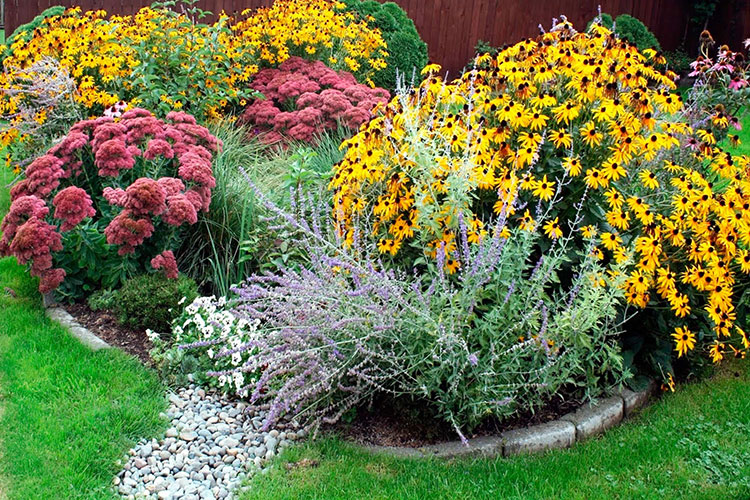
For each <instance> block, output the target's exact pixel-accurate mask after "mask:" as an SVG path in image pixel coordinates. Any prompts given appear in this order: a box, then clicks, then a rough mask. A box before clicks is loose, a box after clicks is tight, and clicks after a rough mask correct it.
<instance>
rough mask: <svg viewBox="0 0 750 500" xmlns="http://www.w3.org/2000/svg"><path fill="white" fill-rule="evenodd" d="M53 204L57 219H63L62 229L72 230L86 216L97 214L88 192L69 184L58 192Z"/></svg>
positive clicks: (63, 230)
mask: <svg viewBox="0 0 750 500" xmlns="http://www.w3.org/2000/svg"><path fill="white" fill-rule="evenodd" d="M52 204H53V205H54V207H55V215H54V217H55V219H60V220H62V225H61V226H60V231H62V232H65V231H70V230H71V229H73V228H74V227H76V226H77V225H78V224H79V223H80V222H81V221H82V220H83V219H85V218H86V217H93V216H95V215H96V210H94V204H93V203H92V202H91V197H90V196H89V195H88V193H87V192H86V191H85V190H83V189H81V188H79V187H76V186H69V187H66V188H65V189H63V190H62V191H60V192H59V193H57V195H55V198H54V200H52Z"/></svg>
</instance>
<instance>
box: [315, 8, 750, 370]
mask: <svg viewBox="0 0 750 500" xmlns="http://www.w3.org/2000/svg"><path fill="white" fill-rule="evenodd" d="M656 59H658V56H657V54H656V53H655V52H653V51H650V50H647V51H644V52H643V53H640V52H639V51H638V50H637V49H636V48H635V47H634V46H631V45H630V44H629V43H627V42H626V41H623V40H618V39H617V38H615V37H614V36H613V34H612V33H611V32H610V31H609V30H608V29H606V28H604V27H602V26H600V25H596V24H595V25H593V26H592V28H591V30H590V31H589V32H588V33H578V32H576V31H575V30H574V29H573V27H572V26H571V25H570V24H569V23H568V22H563V23H561V24H558V25H557V26H555V27H554V28H553V29H552V30H551V31H550V32H548V33H544V34H542V35H541V36H539V37H538V38H536V39H528V40H525V41H522V42H520V43H517V44H515V45H513V46H511V47H509V48H506V49H504V50H502V51H500V52H499V53H498V54H497V56H490V55H488V54H483V55H479V56H478V57H477V59H476V61H475V65H474V68H473V69H472V70H470V71H467V72H466V73H465V74H464V75H462V77H461V78H460V79H458V80H455V81H453V82H450V83H449V82H445V81H443V80H442V79H441V78H439V77H437V76H435V74H436V73H437V72H438V71H439V68H437V67H432V66H431V67H427V68H425V70H424V72H425V74H426V75H427V76H428V78H427V79H426V80H425V81H424V82H423V83H422V84H421V85H420V87H419V88H417V89H415V90H413V91H411V92H409V93H402V94H401V95H398V96H396V97H395V98H394V99H393V100H392V101H391V103H390V104H389V105H387V106H386V107H384V108H383V109H382V110H380V114H379V116H378V117H377V118H375V119H373V120H372V121H371V122H370V124H369V126H367V127H366V128H364V129H363V130H362V131H360V133H359V134H358V135H357V136H355V137H353V138H352V139H350V140H348V141H346V142H345V143H344V144H343V145H342V147H344V148H345V149H346V156H345V158H344V160H343V161H342V162H341V163H340V164H339V165H337V166H336V168H335V172H334V176H333V179H332V180H331V183H330V186H329V187H330V189H331V190H332V191H333V197H334V211H333V213H334V218H335V222H336V224H337V227H338V230H339V231H340V234H341V236H342V237H343V238H345V240H346V241H352V240H353V239H354V238H355V237H356V229H355V228H356V226H357V220H359V219H362V218H371V219H373V221H374V224H375V230H374V234H373V235H372V236H373V238H375V240H376V241H377V245H378V248H379V250H380V252H381V253H382V254H386V255H390V256H393V258H394V259H399V258H402V259H407V260H408V262H410V263H411V264H415V263H419V262H421V261H423V260H424V259H427V262H429V261H430V260H431V259H434V258H435V256H436V253H437V250H438V249H443V250H444V251H445V253H446V259H445V261H444V262H445V263H444V266H445V268H446V270H447V271H449V272H453V271H455V268H456V266H457V265H459V264H458V262H457V260H456V259H453V258H451V257H450V256H451V255H454V254H456V253H457V248H456V241H457V235H458V233H459V231H461V224H465V225H466V231H467V232H468V235H469V241H470V242H472V243H477V242H479V241H481V240H482V239H483V238H484V237H485V236H486V233H487V231H486V229H485V228H486V226H487V224H488V222H489V221H490V219H491V218H492V217H493V216H510V217H511V218H512V219H513V220H515V223H516V224H518V226H520V227H521V228H523V229H527V230H532V231H533V230H537V229H539V227H540V226H541V228H540V230H541V231H543V232H544V233H545V235H546V236H547V238H548V241H550V244H552V240H555V239H557V238H560V237H561V236H562V235H568V234H570V233H571V232H573V231H576V232H580V233H581V238H584V237H590V236H591V235H596V234H598V235H599V238H600V245H599V246H598V247H597V248H595V249H594V253H595V254H596V255H597V256H599V257H600V258H601V259H603V261H604V262H609V263H618V262H624V261H625V260H626V259H627V255H628V254H629V251H630V249H631V248H633V249H635V251H636V252H637V253H636V255H637V261H636V262H637V265H636V266H634V268H633V269H632V271H631V272H630V275H629V277H628V279H627V282H626V284H625V286H624V287H625V291H626V294H627V300H628V302H629V303H630V304H631V305H634V306H637V307H639V308H645V307H647V306H649V305H651V306H659V304H660V303H662V302H661V301H663V303H666V305H668V306H669V307H670V308H671V309H672V311H673V312H674V314H675V315H676V318H677V320H682V319H683V318H684V320H685V322H686V323H687V321H688V320H690V321H693V322H694V321H696V320H697V319H699V318H698V317H697V315H696V314H695V313H697V312H699V311H703V312H704V313H705V314H703V315H702V318H703V319H707V320H708V321H709V324H710V325H711V327H712V331H706V332H704V334H701V336H700V338H699V340H701V341H705V340H707V339H710V338H714V339H717V343H716V345H723V344H726V345H727V346H728V345H730V342H729V341H730V339H731V340H732V343H731V345H732V346H736V348H737V349H741V350H742V353H743V354H744V352H745V351H746V350H747V348H748V347H749V345H748V341H747V337H746V335H745V333H744V331H743V330H742V329H741V328H740V325H738V324H737V323H736V315H735V312H734V308H735V304H734V303H733V300H734V298H735V297H737V296H738V294H739V293H740V292H742V291H743V290H744V289H746V288H747V284H748V279H747V278H748V273H750V256H749V255H748V249H749V248H750V184H749V183H748V180H747V179H748V176H747V168H748V159H747V158H734V159H733V158H731V157H730V156H729V155H727V154H725V153H723V152H722V151H721V150H720V149H718V148H716V146H715V142H716V141H715V139H714V137H713V135H712V134H711V133H710V132H708V131H706V130H695V131H694V130H693V129H691V127H690V126H688V125H687V124H686V123H685V121H684V120H683V119H681V108H682V100H681V98H680V97H679V96H678V95H677V94H674V93H672V92H671V91H672V90H674V88H675V85H674V83H673V81H674V77H675V75H674V74H671V73H663V72H660V71H658V70H657V69H655V67H654V65H655V64H659V61H657V60H656ZM690 144H695V145H697V147H696V149H695V150H691V149H689V148H688V146H689V145H690ZM519 207H521V208H519ZM540 251H544V248H541V249H540ZM420 254H423V255H420ZM610 265H611V264H610ZM691 313H693V314H692V315H691ZM677 324H678V325H679V323H677ZM679 328H682V329H680V330H675V334H676V335H675V337H674V344H673V345H674V346H675V349H676V352H679V354H680V355H683V354H685V353H686V352H687V351H689V350H692V349H693V347H694V346H695V342H694V341H693V340H694V339H693V334H692V333H685V334H684V335H685V336H686V338H683V335H682V334H683V333H684V332H686V331H688V330H687V326H686V325H680V326H679ZM678 334H679V335H678ZM725 340H726V342H725ZM733 348H734V347H733ZM723 349H725V348H724V347H721V348H719V347H716V348H714V351H713V352H712V353H711V354H712V357H713V358H714V359H715V360H718V359H720V358H721V356H722V353H723V352H724V351H723ZM726 349H728V347H726Z"/></svg>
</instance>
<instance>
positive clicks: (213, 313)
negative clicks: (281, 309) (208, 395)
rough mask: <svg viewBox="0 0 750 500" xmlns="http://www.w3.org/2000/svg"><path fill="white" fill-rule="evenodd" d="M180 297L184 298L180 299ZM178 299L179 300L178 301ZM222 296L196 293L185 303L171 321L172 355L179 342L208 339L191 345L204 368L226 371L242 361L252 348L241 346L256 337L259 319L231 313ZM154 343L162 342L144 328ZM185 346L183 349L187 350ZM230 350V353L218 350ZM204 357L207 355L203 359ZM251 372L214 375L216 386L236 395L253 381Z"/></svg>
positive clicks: (247, 357)
mask: <svg viewBox="0 0 750 500" xmlns="http://www.w3.org/2000/svg"><path fill="white" fill-rule="evenodd" d="M183 301H184V299H183ZM180 303H182V301H181V302H180ZM228 306H229V304H228V301H227V299H226V298H225V297H220V298H216V297H214V296H210V297H198V298H197V299H195V300H194V301H193V302H192V303H190V304H189V305H188V306H186V307H185V309H184V311H183V313H182V315H181V316H180V317H179V318H177V319H175V320H174V322H173V323H172V337H171V341H170V344H171V346H172V347H171V348H170V349H169V351H171V352H173V353H175V357H174V359H180V358H181V356H182V354H179V353H180V352H181V350H180V349H179V346H184V345H192V344H197V343H200V342H211V344H210V345H208V346H207V347H198V348H194V349H192V353H193V355H195V356H198V357H201V356H205V358H203V362H201V366H202V367H203V368H204V369H205V370H206V371H226V370H230V369H232V368H236V367H240V366H242V365H244V364H245V363H246V362H247V361H248V359H249V357H250V356H252V355H253V354H254V353H255V349H241V348H242V347H243V346H246V345H247V344H248V343H250V342H252V341H253V340H254V339H256V338H258V335H259V332H258V326H259V325H260V320H257V319H254V320H250V321H248V320H246V319H244V318H239V317H237V316H235V315H234V314H233V313H232V312H231V310H230V307H228ZM147 334H148V335H149V338H150V339H151V340H152V342H154V345H155V346H158V345H162V342H161V340H160V337H159V334H158V333H154V332H151V331H150V330H147ZM190 351H191V349H187V350H186V352H190ZM227 352H232V354H231V355H228V356H223V355H220V354H223V353H227ZM206 358H207V359H206ZM254 380H255V379H254V377H253V376H252V374H247V373H244V372H240V371H237V372H235V373H233V374H232V375H230V376H221V377H219V378H218V383H219V386H221V387H225V388H226V389H227V390H230V391H232V392H235V393H237V394H239V395H240V396H243V395H246V394H242V393H243V392H246V391H244V390H243V388H244V387H245V386H246V385H247V384H250V383H253V382H254Z"/></svg>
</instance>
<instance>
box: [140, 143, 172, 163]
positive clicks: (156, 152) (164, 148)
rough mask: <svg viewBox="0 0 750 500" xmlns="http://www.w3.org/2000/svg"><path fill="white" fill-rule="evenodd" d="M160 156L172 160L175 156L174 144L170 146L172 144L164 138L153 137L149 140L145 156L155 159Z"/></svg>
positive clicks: (148, 158)
mask: <svg viewBox="0 0 750 500" xmlns="http://www.w3.org/2000/svg"><path fill="white" fill-rule="evenodd" d="M158 157H162V158H166V159H167V160H171V159H172V158H174V150H172V146H170V144H169V143H168V142H167V141H165V140H164V139H151V140H150V141H148V146H147V147H146V151H145V152H144V153H143V158H145V159H146V160H154V159H156V158H158Z"/></svg>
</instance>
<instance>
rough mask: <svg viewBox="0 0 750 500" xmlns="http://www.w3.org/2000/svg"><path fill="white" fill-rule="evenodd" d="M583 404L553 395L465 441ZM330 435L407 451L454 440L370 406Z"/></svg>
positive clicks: (446, 432)
mask: <svg viewBox="0 0 750 500" xmlns="http://www.w3.org/2000/svg"><path fill="white" fill-rule="evenodd" d="M583 404H584V402H583V401H582V400H580V399H577V398H568V397H566V396H565V395H563V394H556V395H555V396H553V397H552V399H550V400H549V401H548V402H547V403H546V404H545V405H544V406H542V407H541V408H538V409H537V410H536V411H531V410H526V411H523V412H521V413H519V414H517V415H514V416H513V417H512V418H509V419H506V420H504V421H498V420H496V419H490V420H488V421H486V422H485V423H483V424H482V425H480V426H479V427H478V428H477V429H476V430H475V431H474V432H473V433H472V435H471V436H467V437H469V438H476V437H485V436H497V435H500V434H501V433H502V432H505V431H508V430H512V429H521V428H526V427H530V426H534V425H539V424H544V423H547V422H552V421H554V420H557V419H559V418H560V417H562V416H563V415H567V414H569V413H571V412H574V411H575V410H577V409H578V408H580V407H581V406H583ZM330 431H331V432H332V433H334V434H336V435H338V436H340V438H341V439H343V440H344V441H348V442H352V443H355V444H358V445H365V446H384V447H393V446H397V447H409V448H420V447H422V446H427V445H433V444H439V443H445V442H450V441H455V440H456V438H457V437H456V431H455V429H453V428H452V427H451V426H450V425H448V424H447V423H445V422H444V421H441V420H437V419H434V418H425V417H424V416H419V415H409V413H408V411H404V410H403V409H402V410H399V409H396V408H395V407H394V406H393V405H388V404H377V403H374V404H373V405H372V408H370V409H369V410H368V409H358V410H357V413H356V416H355V417H354V419H353V420H352V421H350V422H348V423H347V422H340V423H339V424H337V425H335V426H332V427H331V428H330Z"/></svg>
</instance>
